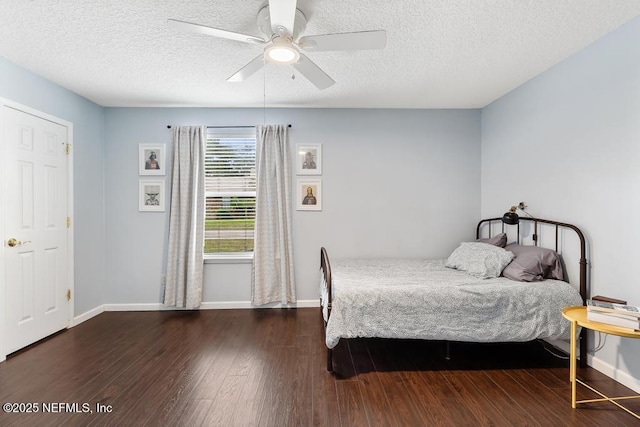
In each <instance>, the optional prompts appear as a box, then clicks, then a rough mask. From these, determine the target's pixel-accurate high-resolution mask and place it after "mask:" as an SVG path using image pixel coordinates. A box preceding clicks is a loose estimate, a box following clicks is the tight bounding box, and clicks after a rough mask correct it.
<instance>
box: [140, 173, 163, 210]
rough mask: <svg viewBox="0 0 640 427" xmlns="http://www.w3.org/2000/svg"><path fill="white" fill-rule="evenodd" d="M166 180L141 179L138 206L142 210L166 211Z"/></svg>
mask: <svg viewBox="0 0 640 427" xmlns="http://www.w3.org/2000/svg"><path fill="white" fill-rule="evenodd" d="M164 194H165V193H164V180H160V181H147V180H143V179H141V180H140V190H139V195H138V199H139V200H138V208H139V210H140V212H164V199H165V196H164Z"/></svg>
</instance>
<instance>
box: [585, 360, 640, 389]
mask: <svg viewBox="0 0 640 427" xmlns="http://www.w3.org/2000/svg"><path fill="white" fill-rule="evenodd" d="M587 361H588V364H589V366H591V367H592V368H593V369H595V370H597V371H600V372H602V373H603V374H605V375H606V376H608V377H610V378H613V379H614V380H616V381H618V382H619V383H620V384H622V385H624V386H626V387H629V388H630V389H631V390H633V391H635V392H636V393H640V379H639V378H634V377H632V376H631V375H629V374H628V373H626V372H623V371H621V370H620V369H618V368H616V367H615V366H612V365H610V364H609V363H607V362H605V361H603V360H602V359H600V358H598V357H595V356H592V355H589V356H588V357H587Z"/></svg>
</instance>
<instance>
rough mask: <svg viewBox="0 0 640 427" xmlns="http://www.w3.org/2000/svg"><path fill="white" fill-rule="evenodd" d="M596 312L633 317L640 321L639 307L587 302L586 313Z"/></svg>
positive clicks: (590, 300)
mask: <svg viewBox="0 0 640 427" xmlns="http://www.w3.org/2000/svg"><path fill="white" fill-rule="evenodd" d="M591 311H598V312H601V313H613V314H618V315H624V316H630V317H635V318H636V319H640V307H636V306H633V305H625V304H614V303H611V302H604V301H595V300H592V299H589V300H587V312H591Z"/></svg>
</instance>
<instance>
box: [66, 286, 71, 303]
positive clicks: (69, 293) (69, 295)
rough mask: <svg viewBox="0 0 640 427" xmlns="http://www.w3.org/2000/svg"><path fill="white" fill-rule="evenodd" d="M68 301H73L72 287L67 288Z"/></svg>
mask: <svg viewBox="0 0 640 427" xmlns="http://www.w3.org/2000/svg"><path fill="white" fill-rule="evenodd" d="M67 301H71V289H67Z"/></svg>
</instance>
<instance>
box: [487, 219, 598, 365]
mask: <svg viewBox="0 0 640 427" xmlns="http://www.w3.org/2000/svg"><path fill="white" fill-rule="evenodd" d="M498 221H499V222H500V224H502V232H503V233H504V232H505V223H504V222H502V218H488V219H483V220H480V222H478V227H477V228H476V238H477V239H479V238H480V232H481V228H482V226H483V225H488V228H489V237H491V230H492V227H491V224H492V223H494V222H498ZM519 221H529V222H532V223H533V235H532V238H533V243H534V245H535V246H538V242H539V240H540V239H538V224H550V225H553V226H555V234H556V236H555V251H556V252H558V240H559V239H558V235H559V230H560V228H567V229H570V230H573V231H575V233H576V234H577V236H578V239H579V240H580V261H579V264H580V283H579V286H580V287H579V292H580V296H581V297H582V303H583V304H586V301H587V299H588V290H587V243H586V239H585V237H584V234H583V233H582V231H581V230H580V229H579V228H578V227H576V226H575V225H573V224H567V223H564V222H558V221H552V220H548V219H541V218H533V217H520V219H519ZM515 226H516V227H517V233H518V244H519V243H520V222H518V224H517V225H515ZM586 355H587V334H586V330H585V329H584V328H583V329H582V331H581V333H580V366H583V367H584V366H586V363H587V357H586Z"/></svg>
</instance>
